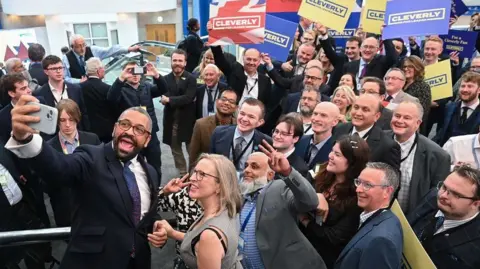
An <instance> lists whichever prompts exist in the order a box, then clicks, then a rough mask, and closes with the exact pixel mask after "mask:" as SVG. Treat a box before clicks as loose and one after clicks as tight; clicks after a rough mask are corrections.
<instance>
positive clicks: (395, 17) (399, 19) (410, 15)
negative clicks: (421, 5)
mask: <svg viewBox="0 0 480 269" xmlns="http://www.w3.org/2000/svg"><path fill="white" fill-rule="evenodd" d="M445 10H446V9H445V8H435V9H427V10H417V11H412V12H402V13H395V14H390V15H389V16H388V25H394V24H405V23H415V22H425V21H438V20H443V19H445Z"/></svg>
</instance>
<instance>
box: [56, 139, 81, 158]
mask: <svg viewBox="0 0 480 269" xmlns="http://www.w3.org/2000/svg"><path fill="white" fill-rule="evenodd" d="M60 145H61V146H62V151H63V153H64V154H65V155H68V154H69V153H68V150H67V146H66V145H65V143H60ZM78 146H80V141H78V140H77V142H76V143H75V148H77V147H78ZM74 150H75V149H74Z"/></svg>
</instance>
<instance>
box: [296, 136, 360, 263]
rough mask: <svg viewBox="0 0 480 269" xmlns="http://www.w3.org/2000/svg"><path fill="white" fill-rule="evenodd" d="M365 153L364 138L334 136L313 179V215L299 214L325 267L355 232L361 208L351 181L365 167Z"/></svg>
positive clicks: (336, 256) (306, 234) (306, 233)
mask: <svg viewBox="0 0 480 269" xmlns="http://www.w3.org/2000/svg"><path fill="white" fill-rule="evenodd" d="M369 154H370V150H369V148H368V144H367V142H365V140H363V139H362V138H360V137H358V136H344V137H342V138H340V139H339V140H337V142H336V143H335V145H334V146H333V149H332V152H330V155H329V156H328V157H329V158H328V162H327V163H325V164H323V165H322V168H321V170H320V171H319V173H318V174H317V176H316V177H315V180H314V182H313V184H314V186H315V189H316V191H317V195H318V198H319V208H318V209H317V212H316V216H301V217H300V221H301V225H300V226H301V229H302V231H303V233H304V234H305V236H306V237H307V238H308V239H309V241H310V242H311V243H312V245H313V246H314V247H315V249H316V250H317V251H318V253H319V254H320V255H321V256H322V258H323V260H324V261H325V264H326V265H327V268H333V267H334V264H335V261H336V259H337V258H338V255H340V252H341V251H342V250H343V248H344V247H345V246H346V245H347V243H348V242H349V241H350V239H351V238H352V237H353V236H354V235H355V233H356V232H357V229H358V224H359V216H360V213H361V209H360V208H359V207H358V206H357V194H356V191H355V190H356V188H355V185H354V183H353V181H354V179H355V178H357V177H358V175H359V174H360V172H361V171H362V170H363V169H364V168H365V166H366V164H367V162H368V157H369ZM320 218H321V219H322V223H321V225H319V219H320Z"/></svg>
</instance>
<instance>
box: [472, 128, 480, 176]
mask: <svg viewBox="0 0 480 269" xmlns="http://www.w3.org/2000/svg"><path fill="white" fill-rule="evenodd" d="M476 139H478V135H476V136H475V137H474V138H473V140H472V155H473V158H475V164H476V165H477V167H476V168H477V169H479V168H480V163H479V162H478V156H477V153H476V152H475V140H476Z"/></svg>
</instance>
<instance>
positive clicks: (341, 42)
mask: <svg viewBox="0 0 480 269" xmlns="http://www.w3.org/2000/svg"><path fill="white" fill-rule="evenodd" d="M358 24H360V12H352V13H351V14H350V18H348V21H347V25H346V26H345V29H344V30H343V32H338V31H335V30H331V29H330V30H328V35H329V36H331V37H333V38H335V44H336V46H337V52H338V50H342V49H344V48H345V46H346V44H347V40H348V39H349V38H350V37H352V36H353V35H355V31H356V30H357V28H358Z"/></svg>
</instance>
